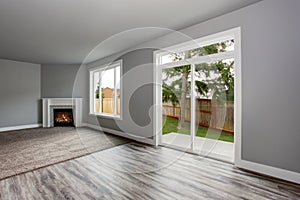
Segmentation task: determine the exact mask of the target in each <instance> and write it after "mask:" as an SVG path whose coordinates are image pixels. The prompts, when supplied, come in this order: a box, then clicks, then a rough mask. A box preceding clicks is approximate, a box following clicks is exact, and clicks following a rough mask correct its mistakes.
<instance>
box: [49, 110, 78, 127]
mask: <svg viewBox="0 0 300 200" xmlns="http://www.w3.org/2000/svg"><path fill="white" fill-rule="evenodd" d="M53 117H54V119H53V122H54V126H74V120H73V109H53Z"/></svg>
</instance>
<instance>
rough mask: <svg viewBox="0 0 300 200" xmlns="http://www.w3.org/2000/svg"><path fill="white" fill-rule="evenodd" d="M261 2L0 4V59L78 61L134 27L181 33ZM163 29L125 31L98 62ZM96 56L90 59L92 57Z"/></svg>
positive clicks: (19, 0) (46, 0)
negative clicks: (181, 30)
mask: <svg viewBox="0 0 300 200" xmlns="http://www.w3.org/2000/svg"><path fill="white" fill-rule="evenodd" d="M258 1H260V0H106V1H104V0H0V58H5V59H11V60H18V61H27V62H33V63H61V64H71V63H81V62H82V61H83V60H84V58H85V57H86V56H87V55H88V53H89V52H90V51H91V50H92V49H93V48H94V47H95V46H96V45H98V44H99V43H101V42H102V41H104V40H105V39H107V38H109V37H110V36H112V35H114V34H118V33H120V32H122V31H126V30H129V29H133V28H141V27H164V28H170V29H174V30H178V29H182V28H185V27H188V26H191V25H193V24H196V23H199V22H202V21H206V20H208V19H210V18H213V17H216V16H219V15H222V14H225V13H228V12H231V11H233V10H237V9H239V8H242V7H245V6H247V5H250V4H253V3H255V2H258ZM163 33H164V31H162V30H159V29H156V30H151V31H149V30H148V31H144V32H143V34H141V33H140V32H139V31H135V32H128V34H127V35H124V36H123V38H125V39H122V40H119V41H118V42H115V43H111V44H110V45H106V46H105V48H103V51H99V55H97V56H96V57H97V58H103V57H106V56H108V55H111V54H113V53H116V52H119V51H122V50H125V49H127V48H129V47H131V46H134V45H137V44H139V43H141V42H144V41H147V40H149V39H152V38H154V37H157V36H159V35H162V34H163ZM96 57H93V58H91V60H89V61H92V60H93V59H96Z"/></svg>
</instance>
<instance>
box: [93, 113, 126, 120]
mask: <svg viewBox="0 0 300 200" xmlns="http://www.w3.org/2000/svg"><path fill="white" fill-rule="evenodd" d="M89 115H92V116H97V117H103V118H108V119H116V120H122V118H121V116H120V115H109V114H103V113H89Z"/></svg>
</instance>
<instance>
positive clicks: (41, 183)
mask: <svg viewBox="0 0 300 200" xmlns="http://www.w3.org/2000/svg"><path fill="white" fill-rule="evenodd" d="M0 199H5V200H6V199H14V200H15V199H255V200H256V199H300V185H297V184H292V183H289V182H285V181H281V180H277V179H273V178H270V177H264V176H259V175H256V174H252V173H249V172H245V171H241V170H239V169H237V168H234V167H233V166H232V165H231V164H228V163H223V162H220V161H216V160H211V159H204V158H201V157H199V156H196V155H191V154H185V153H183V152H179V151H176V150H172V149H168V148H162V147H161V148H157V149H155V148H152V147H150V146H144V145H140V144H135V143H130V144H125V145H122V146H118V147H114V148H111V149H107V150H104V151H101V152H98V153H94V154H91V155H88V156H84V157H81V158H77V159H74V160H70V161H66V162H63V163H60V164H56V165H52V166H49V167H46V168H42V169H38V170H35V171H32V172H28V173H25V174H21V175H17V176H14V177H11V178H8V179H4V180H2V181H0Z"/></svg>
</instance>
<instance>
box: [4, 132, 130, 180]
mask: <svg viewBox="0 0 300 200" xmlns="http://www.w3.org/2000/svg"><path fill="white" fill-rule="evenodd" d="M128 142H129V140H127V139H124V138H121V137H118V136H114V135H111V134H105V133H102V132H99V131H95V130H92V129H89V128H79V129H78V128H77V129H75V128H72V127H55V128H36V129H27V130H19V131H8V132H1V133H0V180H1V179H4V178H7V177H10V176H13V175H17V174H20V173H24V172H27V171H31V170H34V169H38V168H41V167H44V166H48V165H52V164H55V163H58V162H62V161H65V160H69V159H72V158H77V157H80V156H84V155H87V154H90V153H93V152H96V151H100V150H103V149H107V148H111V147H114V146H117V145H121V144H125V143H128Z"/></svg>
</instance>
